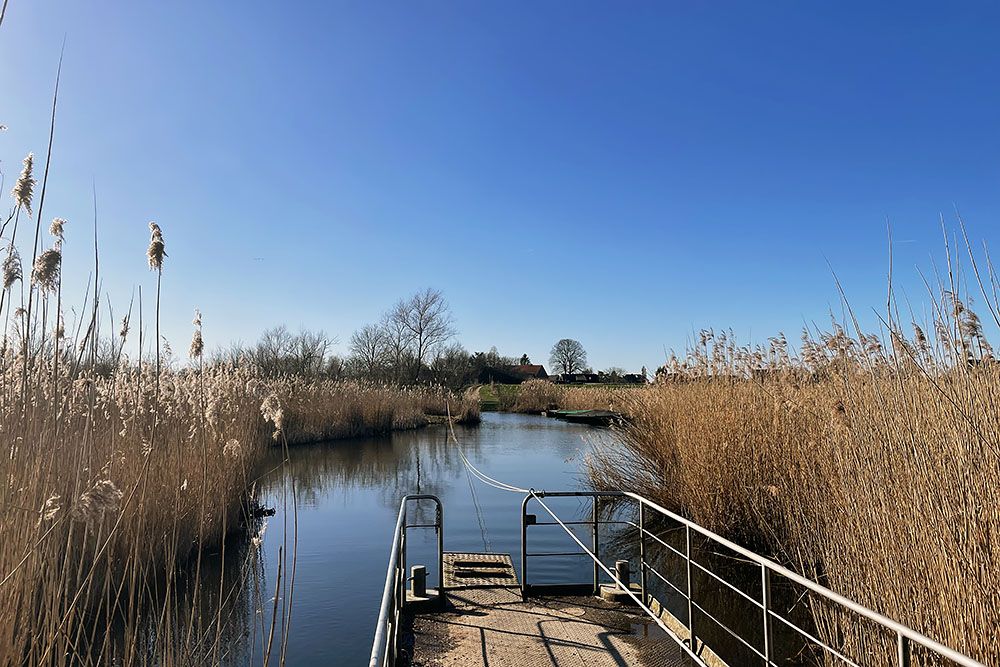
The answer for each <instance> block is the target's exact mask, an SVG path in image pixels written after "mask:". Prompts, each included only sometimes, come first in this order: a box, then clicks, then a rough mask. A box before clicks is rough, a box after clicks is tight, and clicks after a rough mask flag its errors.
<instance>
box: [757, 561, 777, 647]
mask: <svg viewBox="0 0 1000 667" xmlns="http://www.w3.org/2000/svg"><path fill="white" fill-rule="evenodd" d="M760 586H761V598H762V601H763V603H764V662H765V664H766V665H767V667H770V665H772V664H773V663H774V636H773V629H772V628H773V621H772V620H771V571H770V570H769V569H767V568H766V567H764V565H761V566H760Z"/></svg>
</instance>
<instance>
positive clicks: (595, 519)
mask: <svg viewBox="0 0 1000 667" xmlns="http://www.w3.org/2000/svg"><path fill="white" fill-rule="evenodd" d="M546 497H589V498H591V499H592V503H593V505H592V508H591V509H592V511H591V514H592V516H591V519H590V520H589V521H563V520H561V519H560V518H559V517H558V516H557V515H556V513H555V512H553V511H552V509H551V508H549V506H548V505H546V504H545V502H544V501H543V500H542V499H543V498H546ZM602 498H608V499H614V500H616V501H621V500H623V499H627V500H631V501H633V502H635V504H636V508H637V515H638V517H637V518H638V523H636V522H633V521H610V520H608V521H602V520H601V519H600V511H599V510H600V507H599V502H600V499H602ZM532 500H535V501H536V502H537V503H538V504H539V505H540V506H541V507H542V508H544V509H545V511H546V512H547V513H548V514H549V515H551V517H552V519H553V521H538V520H537V518H536V517H535V515H533V514H529V513H528V504H529V502H530V501H532ZM649 510H652V511H653V512H655V513H656V514H659V515H661V516H663V517H666V518H668V519H670V520H671V521H674V522H676V523H678V524H680V525H681V526H682V527H683V530H684V548H683V550H681V549H678V548H675V547H674V546H672V545H670V544H668V543H667V542H666V541H664V540H662V539H660V537H658V536H657V535H656V534H654V533H653V532H650V531H649V530H648V529H647V522H648V520H649V517H648V513H649V512H648V511H649ZM602 524H625V525H629V526H631V527H633V528H635V529H637V530H638V538H639V539H638V542H639V544H638V551H639V572H640V575H639V588H640V594H639V595H638V596H637V595H636V594H635V593H634V592H632V591H631V590H630V589H629V587H628V586H627V585H625V583H624V582H622V581H621V580H619V579H618V577H617V576H616V575H615V573H614V572H612V571H611V569H609V568H608V567H607V566H606V565H605V564H604V563H603V562H602V561H601V559H600V557H599V555H598V554H599V553H600V552H599V547H600V541H599V528H600V526H601V525H602ZM532 525H539V526H544V525H559V526H561V527H562V528H563V530H565V531H566V533H567V534H568V535H569V536H570V537H571V538H572V539H573V541H575V542H576V544H577V545H578V546H579V547H580V549H581V550H580V551H578V552H548V553H529V552H528V527H529V526H532ZM572 525H588V526H590V527H591V547H590V549H588V548H587V546H586V545H585V544H584V543H583V541H582V540H580V538H579V537H577V536H576V535H575V534H574V532H573V531H572V529H571V528H570V526H572ZM695 535H697V536H700V537H701V538H704V539H707V540H708V542H710V543H715V544H717V545H720V546H722V547H725V548H726V549H728V550H730V551H733V552H735V553H737V554H739V555H740V556H741V557H743V558H745V559H746V560H747V561H749V562H750V563H752V564H756V565H757V566H758V567H759V568H760V577H761V580H760V585H761V597H760V599H759V600H758V599H755V598H754V597H753V596H751V595H748V594H747V593H745V592H744V591H742V590H740V589H739V588H737V587H736V586H734V585H733V584H731V583H729V582H728V581H726V580H725V579H724V578H722V577H721V576H719V575H718V574H716V573H715V572H712V571H711V569H710V568H709V567H705V566H704V565H702V564H701V563H698V562H697V561H696V560H695V559H694V558H693V557H692V551H693V547H692V538H693V537H694V536H695ZM649 539H652V540H654V541H655V542H656V543H658V544H659V545H660V546H662V547H663V548H665V549H668V550H669V551H670V552H672V553H673V554H674V555H675V556H678V557H680V558H682V559H683V562H684V566H685V567H684V579H685V581H684V583H682V585H681V586H678V585H675V584H674V583H672V582H671V581H670V580H669V578H668V577H666V576H664V575H663V574H661V573H660V572H659V571H657V570H656V568H654V567H653V566H652V565H651V564H650V563H649V562H648V557H647V556H648V554H647V546H648V542H647V540H649ZM577 555H578V556H584V555H586V556H589V557H590V558H591V559H592V560H593V561H594V592H595V594H596V593H598V592H599V587H600V572H601V571H604V572H605V573H606V574H607V575H608V576H609V577H610V578H611V580H612V581H613V582H614V583H615V584H617V586H618V587H619V588H620V589H621V590H623V591H624V592H625V593H626V594H628V595H629V596H630V597H631V598H632V599H633V600H634V601H635V602H636V603H637V604H638V605H639V606H640V607H641V608H642V609H643V611H645V612H646V614H647V615H649V616H650V617H651V618H652V619H653V620H654V621H655V622H656V623H657V625H659V626H660V627H661V628H662V629H663V630H664V631H666V632H667V634H668V635H669V636H671V637H673V638H674V639H675V640H676V641H677V642H678V643H679V644H680V645H681V647H682V648H683V649H684V651H685V653H687V654H688V655H689V657H692V658H694V659H695V660H697V661H698V664H705V663H704V661H702V659H701V657H700V650H699V635H698V628H697V627H695V623H694V619H695V611H696V610H697V612H698V613H700V614H703V615H704V616H707V617H708V618H710V619H711V620H712V621H714V622H715V623H716V624H717V625H718V627H720V628H722V629H723V630H724V631H725V632H726V633H728V634H729V635H730V636H732V637H733V638H734V639H736V640H737V641H738V642H739V643H740V644H741V645H742V646H743V647H744V648H746V649H747V650H749V651H751V652H752V653H753V654H755V655H756V656H757V657H759V658H760V659H761V660H762V661H763V664H765V665H768V666H769V667H770V666H771V665H774V666H775V667H777V665H778V663H777V662H775V660H776V653H775V643H774V627H775V626H774V623H775V621H778V622H780V623H782V624H783V625H784V626H785V627H787V628H788V629H790V630H791V631H792V632H794V633H796V634H797V635H799V636H800V637H801V638H802V639H803V641H805V642H807V643H808V644H809V645H812V646H816V647H818V648H820V649H822V651H824V652H825V653H826V654H828V655H829V656H831V657H833V658H834V659H836V660H837V661H839V662H841V663H844V664H848V665H852V666H853V667H858V663H856V662H855V661H854V660H852V659H851V658H849V657H847V656H846V655H844V654H843V653H842V652H841V651H839V650H838V649H837V648H836V647H834V646H831V645H829V644H828V643H826V642H824V641H822V640H821V639H819V638H818V637H816V636H814V635H813V634H812V633H810V632H808V631H806V630H804V629H802V628H801V627H799V626H798V625H797V624H795V623H793V622H792V621H790V620H788V619H786V618H785V617H784V616H782V615H780V614H778V613H776V611H775V609H774V605H773V601H772V596H771V592H772V586H773V583H774V580H775V578H779V579H784V580H786V581H789V582H792V583H793V584H795V585H798V586H801V587H803V588H805V589H807V590H808V591H810V592H811V593H813V594H815V595H818V596H819V597H821V598H823V599H824V600H825V601H826V602H829V603H832V604H833V605H835V606H836V607H838V608H839V609H841V610H846V611H849V612H851V613H853V614H855V615H856V616H859V617H862V618H865V619H867V620H868V621H871V622H874V623H875V624H877V625H878V626H881V627H882V628H883V629H885V630H886V631H887V632H889V633H891V634H892V635H894V636H895V638H896V641H895V644H896V652H895V653H896V655H895V659H894V664H895V665H897V667H911V665H913V664H915V663H914V662H913V660H912V652H913V649H914V647H919V648H920V649H921V650H923V651H926V652H929V653H930V654H933V655H936V656H939V657H941V658H945V659H947V660H949V661H951V662H952V663H954V664H957V665H961V666H962V667H985V666H984V665H983V664H982V663H979V662H977V661H975V660H973V659H972V658H969V657H968V656H965V655H962V654H961V653H959V652H958V651H955V650H953V649H950V648H948V647H947V646H944V645H942V644H940V643H939V642H936V641H934V640H933V639H930V638H929V637H926V636H924V635H923V634H921V633H919V632H917V631H916V630H914V629H912V628H909V627H907V626H905V625H903V624H901V623H897V622H896V621H893V620H892V619H890V618H888V617H886V616H883V615H882V614H879V613H878V612H875V611H872V610H871V609H868V608H867V607H864V606H862V605H860V604H858V603H857V602H854V601H853V600H850V599H848V598H845V597H844V596H842V595H839V594H837V593H834V592H833V591H831V590H830V589H828V588H826V587H825V586H821V585H820V584H817V583H816V582H814V581H812V580H810V579H807V578H805V577H803V576H801V575H799V574H796V573H795V572H792V571H791V570H789V569H787V568H785V567H782V566H781V565H779V564H778V563H775V562H774V561H772V560H770V559H767V558H764V557H763V556H760V555H758V554H756V553H754V552H752V551H750V550H748V549H744V548H743V547H741V546H739V545H738V544H735V543H734V542H731V541H729V540H727V539H726V538H724V537H722V536H720V535H717V534H716V533H713V532H712V531H710V530H708V529H707V528H703V527H702V526H699V525H698V524H696V523H694V522H693V521H689V520H687V519H685V518H684V517H681V516H679V515H677V514H674V513H673V512H671V511H670V510H667V509H665V508H663V507H661V506H659V505H657V504H656V503H654V502H652V501H650V500H648V499H646V498H643V497H642V496H639V495H637V494H634V493H627V492H620V491H560V492H545V491H529V492H528V493H527V494H526V495H525V497H524V500H523V502H522V503H521V592H522V596H524V597H527V596H528V595H529V594H530V590H531V585H530V584H529V583H528V558H532V557H536V558H537V557H544V556H577ZM696 570H697V571H698V572H700V573H703V574H704V575H707V576H708V577H711V578H712V579H713V580H715V581H718V582H719V583H721V584H723V585H724V586H726V587H728V589H730V590H732V591H735V592H736V593H738V594H739V595H741V596H742V597H743V598H745V599H746V600H747V601H749V602H750V603H751V604H753V605H754V606H756V607H757V608H758V609H759V610H760V613H761V617H760V623H761V629H762V631H763V646H762V647H760V648H758V647H757V646H754V645H753V643H752V641H750V640H748V639H747V638H745V637H743V636H741V635H740V632H739V630H738V629H735V628H732V627H729V626H728V625H726V624H725V623H724V622H722V621H721V620H720V619H718V618H716V617H715V616H713V615H712V614H711V613H709V612H708V610H706V609H705V608H704V607H703V606H702V605H700V604H698V602H697V600H696V596H695V594H694V588H693V584H692V581H693V575H694V573H695V571H696ZM647 574H652V575H654V576H655V577H657V578H658V579H659V580H661V581H662V582H663V583H665V584H666V585H667V586H669V587H670V588H671V589H672V590H673V591H674V592H676V593H677V594H679V595H680V596H681V597H682V598H683V599H684V600H685V602H686V605H687V622H686V625H687V632H688V634H689V638H690V639H689V641H687V642H685V641H683V640H682V639H681V638H680V637H678V635H677V634H675V633H674V632H673V631H672V630H671V629H670V628H669V627H668V626H667V625H666V624H665V623H664V622H663V620H662V619H661V618H660V616H659V615H658V614H656V613H655V612H654V611H653V610H652V609H651V608H650V605H651V604H652V598H651V597H650V595H649V591H648V581H647Z"/></svg>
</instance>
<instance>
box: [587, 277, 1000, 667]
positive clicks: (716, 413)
mask: <svg viewBox="0 0 1000 667" xmlns="http://www.w3.org/2000/svg"><path fill="white" fill-rule="evenodd" d="M987 293H988V291H984V300H985V301H986V302H987V304H989V308H990V311H991V315H994V316H995V313H996V311H995V305H993V304H992V302H991V300H990V298H989V297H986V296H985V295H986V294H987ZM953 294H954V293H953V292H951V291H950V290H949V291H945V292H944V293H943V294H942V296H940V297H939V298H935V299H934V300H933V312H934V313H935V314H936V316H935V318H934V319H933V321H931V322H929V323H927V326H920V325H912V328H910V330H909V331H905V332H904V329H903V326H902V325H900V324H899V318H898V316H896V317H894V318H893V319H888V318H887V320H886V323H885V329H884V331H882V332H880V333H878V334H865V333H861V332H860V330H858V329H855V330H854V331H855V333H854V334H853V335H851V334H849V333H848V332H847V331H846V330H845V328H844V327H842V326H839V325H837V324H834V325H832V328H831V330H830V331H828V332H824V333H813V334H810V333H809V332H806V333H804V335H803V341H802V345H801V348H800V350H799V351H798V353H797V355H795V354H793V352H792V351H791V350H790V349H789V346H788V344H787V342H786V341H785V338H784V336H783V335H780V336H777V337H775V338H773V339H771V340H770V344H769V345H768V346H767V347H766V348H759V347H758V348H750V347H740V346H737V345H736V344H735V343H734V341H733V340H732V338H731V336H730V335H726V334H722V335H715V334H714V333H713V332H703V335H702V337H701V341H700V343H699V345H698V346H696V347H695V348H693V349H692V350H690V351H689V353H688V355H687V356H686V358H684V359H682V360H678V359H673V360H672V361H671V363H670V364H668V365H667V367H665V369H664V372H663V373H661V375H660V376H659V382H657V383H656V384H655V385H654V386H652V387H650V388H648V389H646V390H642V391H639V392H634V393H630V394H628V396H627V400H628V401H629V402H630V405H629V406H628V407H627V408H626V412H628V413H629V414H630V415H632V417H633V421H632V423H631V425H629V426H628V427H627V428H626V429H625V430H624V431H623V433H622V435H623V445H622V446H621V447H620V448H614V449H604V450H602V451H599V452H598V453H597V454H596V455H595V456H594V457H593V458H592V460H591V462H590V476H591V479H592V480H593V482H594V483H595V485H597V486H599V487H605V488H624V489H629V490H634V491H636V492H638V493H641V494H643V495H646V496H649V497H651V498H654V499H655V500H656V501H658V502H660V503H661V504H663V505H664V506H665V507H667V508H668V509H671V510H673V511H676V512H678V513H680V514H683V515H686V516H689V517H691V518H692V519H694V520H695V521H697V522H699V523H701V524H703V525H706V526H708V527H710V528H711V529H713V530H716V531H717V532H720V533H722V534H724V535H727V536H729V537H731V538H733V539H735V540H736V541H738V542H742V543H744V544H747V545H749V546H751V547H755V548H757V549H761V550H764V551H767V552H769V553H772V554H774V555H775V556H776V557H777V558H779V559H780V560H782V561H784V562H786V563H788V564H790V565H791V566H793V567H794V568H797V569H798V570H800V571H801V572H803V573H805V574H807V575H809V576H811V577H813V578H815V579H818V580H819V581H821V582H822V583H823V584H824V585H826V586H828V587H830V588H832V589H833V590H835V591H837V592H840V593H842V594H844V595H846V596H848V597H850V598H853V599H855V600H857V601H859V602H861V603H862V604H864V605H866V606H868V607H870V608H872V609H875V610H877V611H880V612H882V613H884V614H886V615H887V616H889V617H891V618H894V619H898V620H899V621H901V622H903V623H904V624H907V625H909V626H911V627H913V628H916V629H918V630H920V631H921V632H923V633H925V634H927V635H928V636H930V637H932V638H934V639H937V640H939V641H941V642H942V643H944V644H946V645H949V646H952V647H954V648H956V649H958V650H960V651H962V652H964V653H966V654H968V655H971V656H972V657H974V658H977V659H979V660H981V661H983V662H985V663H988V664H993V663H995V662H997V661H998V660H1000V635H998V633H997V632H996V628H997V627H1000V577H997V576H996V572H997V570H998V568H1000V556H998V551H997V549H996V541H997V535H998V534H1000V532H998V531H1000V509H998V507H1000V410H998V407H1000V404H998V400H1000V399H998V397H1000V364H998V363H997V361H995V360H994V358H993V354H992V350H991V348H990V347H989V344H988V343H987V341H986V339H985V337H984V335H983V332H982V327H981V326H980V323H979V319H978V317H977V316H976V315H975V313H973V312H972V311H971V310H969V309H968V308H967V307H966V306H965V305H964V304H963V302H962V301H961V300H960V299H959V298H957V297H955V296H953ZM894 315H895V313H894ZM852 325H853V323H852ZM925 331H931V332H934V333H933V334H932V337H928V336H927V335H926V334H925V333H924V332H925ZM810 604H811V605H812V606H811V611H812V616H813V619H814V621H815V623H816V626H817V628H818V631H819V632H820V633H821V634H822V636H823V638H824V639H825V640H826V641H829V642H831V643H832V644H833V645H835V646H839V647H840V648H841V649H842V650H843V652H844V653H845V654H847V655H850V656H854V657H855V658H856V659H857V660H858V661H859V662H860V664H882V663H881V662H878V660H879V658H877V657H876V656H879V655H884V656H887V657H886V658H885V659H886V661H888V660H889V656H893V655H894V653H892V652H893V651H894V650H895V646H894V640H893V638H892V637H886V636H879V635H878V633H876V632H873V631H872V628H870V627H865V626H863V625H861V624H859V623H858V621H857V619H856V618H849V617H844V616H841V615H838V614H837V613H835V612H834V611H832V610H830V609H828V608H826V607H824V606H822V605H820V604H818V603H816V601H811V602H810ZM915 660H917V663H916V664H940V663H936V662H933V661H932V660H930V659H929V658H926V656H925V657H920V656H915Z"/></svg>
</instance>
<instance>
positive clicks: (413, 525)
mask: <svg viewBox="0 0 1000 667" xmlns="http://www.w3.org/2000/svg"><path fill="white" fill-rule="evenodd" d="M406 527H407V528H440V527H441V524H437V523H408V524H406Z"/></svg>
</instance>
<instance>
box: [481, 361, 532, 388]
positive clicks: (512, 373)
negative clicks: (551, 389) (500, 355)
mask: <svg viewBox="0 0 1000 667" xmlns="http://www.w3.org/2000/svg"><path fill="white" fill-rule="evenodd" d="M548 378H549V374H548V373H546V372H545V367H544V366H540V365H538V364H522V365H519V366H507V367H504V368H496V367H494V366H486V367H484V368H483V370H481V371H479V377H478V378H477V380H478V382H479V383H480V384H493V383H496V384H521V383H522V382H524V381H525V380H547V379H548Z"/></svg>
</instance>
